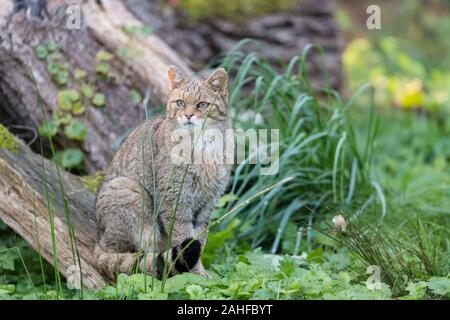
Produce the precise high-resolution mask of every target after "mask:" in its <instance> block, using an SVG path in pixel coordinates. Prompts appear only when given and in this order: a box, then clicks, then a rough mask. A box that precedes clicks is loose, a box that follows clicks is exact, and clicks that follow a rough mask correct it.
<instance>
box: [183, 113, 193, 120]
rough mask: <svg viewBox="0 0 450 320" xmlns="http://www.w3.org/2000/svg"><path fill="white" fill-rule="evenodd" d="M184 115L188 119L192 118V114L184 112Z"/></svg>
mask: <svg viewBox="0 0 450 320" xmlns="http://www.w3.org/2000/svg"><path fill="white" fill-rule="evenodd" d="M185 116H186V118H187V119H188V120H190V119H191V118H192V116H193V114H185Z"/></svg>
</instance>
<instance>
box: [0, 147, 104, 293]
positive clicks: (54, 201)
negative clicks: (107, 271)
mask: <svg viewBox="0 0 450 320" xmlns="http://www.w3.org/2000/svg"><path fill="white" fill-rule="evenodd" d="M60 182H61V184H60ZM61 186H62V188H63V189H62V188H61ZM64 201H67V208H68V210H66V209H65V205H64ZM94 201H95V195H94V194H93V193H91V192H89V191H88V190H87V189H86V187H85V186H84V184H83V182H82V181H81V180H80V178H79V177H77V176H74V175H72V174H70V173H67V172H65V171H63V170H61V169H60V180H59V177H58V172H57V171H56V167H55V165H54V164H53V163H52V162H51V161H49V160H47V159H45V158H43V157H41V156H40V155H37V154H35V153H34V152H32V151H31V150H30V148H28V147H27V146H26V145H25V144H24V143H23V142H21V141H20V140H18V139H16V151H15V152H11V151H8V150H6V149H2V148H0V219H1V220H3V221H4V222H5V223H6V224H7V225H8V226H10V227H11V228H12V229H13V230H14V231H15V232H16V233H18V234H19V235H20V236H21V237H22V238H24V239H25V240H26V241H27V242H28V243H30V244H31V246H32V247H33V248H34V249H35V250H36V251H38V252H40V254H41V255H42V257H43V258H45V260H47V261H48V262H49V263H51V264H52V265H55V262H56V263H57V264H58V269H59V271H60V272H61V273H62V274H63V275H64V276H65V277H72V278H73V277H77V276H78V274H77V273H76V270H79V269H80V268H79V267H78V266H79V262H81V270H82V275H83V278H82V280H83V284H84V286H85V287H86V288H88V289H92V290H96V289H99V288H100V287H102V286H104V285H105V284H106V283H107V282H106V280H105V279H104V278H103V276H102V275H101V274H100V272H99V271H98V270H97V269H96V267H95V265H94V261H95V260H94V257H93V256H92V255H91V251H92V248H93V246H94V244H95V237H96V225H95V205H94ZM66 213H67V214H66ZM53 216H54V222H53V225H54V237H55V238H54V239H55V241H54V242H53V241H52V231H51V228H50V226H51V225H52V223H51V219H52V217H53ZM68 217H69V219H70V220H71V223H72V226H73V230H74V236H75V239H76V250H77V251H78V255H79V257H80V260H79V261H78V259H77V254H76V253H74V252H73V250H72V245H71V240H70V239H71V237H70V231H69V228H68V223H67V218H68ZM53 250H55V252H56V258H55V257H54V255H53ZM75 279H77V278H75ZM75 279H73V280H75Z"/></svg>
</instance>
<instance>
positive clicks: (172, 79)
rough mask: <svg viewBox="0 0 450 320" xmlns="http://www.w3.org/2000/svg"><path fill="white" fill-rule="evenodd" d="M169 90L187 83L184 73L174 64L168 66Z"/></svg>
mask: <svg viewBox="0 0 450 320" xmlns="http://www.w3.org/2000/svg"><path fill="white" fill-rule="evenodd" d="M168 75H169V90H170V91H172V90H174V89H177V88H179V87H181V86H183V85H184V84H186V83H187V79H186V77H185V76H184V74H183V73H182V72H181V71H180V69H178V68H177V67H175V66H170V67H169V72H168Z"/></svg>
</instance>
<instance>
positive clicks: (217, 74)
mask: <svg viewBox="0 0 450 320" xmlns="http://www.w3.org/2000/svg"><path fill="white" fill-rule="evenodd" d="M204 83H205V85H206V86H207V87H209V88H210V89H212V90H213V91H214V92H218V93H219V94H220V95H221V97H222V99H223V100H224V101H225V103H226V102H227V100H228V73H227V71H226V70H225V69H224V68H219V69H217V70H216V71H214V72H213V74H212V75H210V76H209V78H208V79H206V80H205V81H204Z"/></svg>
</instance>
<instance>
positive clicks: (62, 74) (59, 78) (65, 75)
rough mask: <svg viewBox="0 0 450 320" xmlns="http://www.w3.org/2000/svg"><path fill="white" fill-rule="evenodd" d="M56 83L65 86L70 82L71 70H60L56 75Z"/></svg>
mask: <svg viewBox="0 0 450 320" xmlns="http://www.w3.org/2000/svg"><path fill="white" fill-rule="evenodd" d="M55 80H56V83H57V84H59V85H61V86H63V85H65V84H67V82H69V72H67V71H58V72H57V73H56V77H55Z"/></svg>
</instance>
